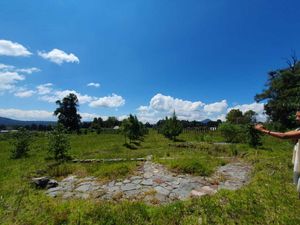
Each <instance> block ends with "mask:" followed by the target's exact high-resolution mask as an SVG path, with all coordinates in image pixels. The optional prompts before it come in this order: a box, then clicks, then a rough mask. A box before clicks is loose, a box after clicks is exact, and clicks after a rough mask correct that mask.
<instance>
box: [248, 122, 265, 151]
mask: <svg viewBox="0 0 300 225" xmlns="http://www.w3.org/2000/svg"><path fill="white" fill-rule="evenodd" d="M247 142H248V144H249V146H250V147H253V148H257V147H258V146H261V145H262V142H261V136H260V133H259V132H258V131H257V130H255V129H254V127H253V125H252V124H249V125H247Z"/></svg>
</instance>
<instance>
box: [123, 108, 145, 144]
mask: <svg viewBox="0 0 300 225" xmlns="http://www.w3.org/2000/svg"><path fill="white" fill-rule="evenodd" d="M121 131H122V133H123V134H124V136H125V143H126V138H128V139H129V141H130V143H131V142H132V140H138V139H140V138H141V137H143V136H144V135H145V134H146V133H147V129H146V127H145V126H144V125H143V123H141V122H140V121H139V120H138V118H137V117H136V116H133V115H131V114H130V115H129V117H128V118H127V119H124V120H123V122H122V125H121Z"/></svg>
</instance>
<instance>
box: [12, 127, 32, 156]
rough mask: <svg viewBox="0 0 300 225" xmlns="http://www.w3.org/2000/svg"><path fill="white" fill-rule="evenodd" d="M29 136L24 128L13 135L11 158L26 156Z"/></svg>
mask: <svg viewBox="0 0 300 225" xmlns="http://www.w3.org/2000/svg"><path fill="white" fill-rule="evenodd" d="M30 141H31V136H30V133H29V132H28V131H27V130H26V129H25V128H20V129H19V130H18V132H17V133H16V134H15V138H14V141H13V142H12V144H13V146H14V147H13V149H12V152H11V158H13V159H18V158H21V157H24V156H27V155H28V152H29V150H30V149H29V147H30Z"/></svg>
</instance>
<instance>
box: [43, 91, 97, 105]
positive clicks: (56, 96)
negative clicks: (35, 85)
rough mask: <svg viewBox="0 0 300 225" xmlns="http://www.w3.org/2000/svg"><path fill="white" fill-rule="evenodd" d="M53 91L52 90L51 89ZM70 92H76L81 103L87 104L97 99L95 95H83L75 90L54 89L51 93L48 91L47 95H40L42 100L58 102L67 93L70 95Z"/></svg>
mask: <svg viewBox="0 0 300 225" xmlns="http://www.w3.org/2000/svg"><path fill="white" fill-rule="evenodd" d="M43 88H44V91H45V88H47V87H43ZM50 91H51V90H50ZM70 93H72V94H75V95H76V96H77V98H78V101H79V103H80V104H85V103H89V102H91V101H92V100H93V99H95V97H92V96H89V95H82V94H80V93H78V92H76V91H74V90H63V91H53V92H51V93H48V94H47V95H43V96H41V97H40V99H41V100H43V101H46V102H50V103H53V102H56V101H57V100H61V99H63V98H64V97H66V96H67V95H69V94H70Z"/></svg>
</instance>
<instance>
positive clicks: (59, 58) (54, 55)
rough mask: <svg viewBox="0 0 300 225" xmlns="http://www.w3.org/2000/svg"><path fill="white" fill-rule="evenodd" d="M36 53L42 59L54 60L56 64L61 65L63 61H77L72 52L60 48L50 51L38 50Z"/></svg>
mask: <svg viewBox="0 0 300 225" xmlns="http://www.w3.org/2000/svg"><path fill="white" fill-rule="evenodd" d="M38 55H39V56H41V57H42V58H44V59H48V60H50V61H51V62H54V63H56V64H58V65H61V64H62V63H64V62H67V63H79V59H78V57H77V56H76V55H74V54H73V53H70V54H67V53H66V52H64V51H62V50H60V49H56V48H55V49H53V50H52V51H50V52H41V51H38Z"/></svg>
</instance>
